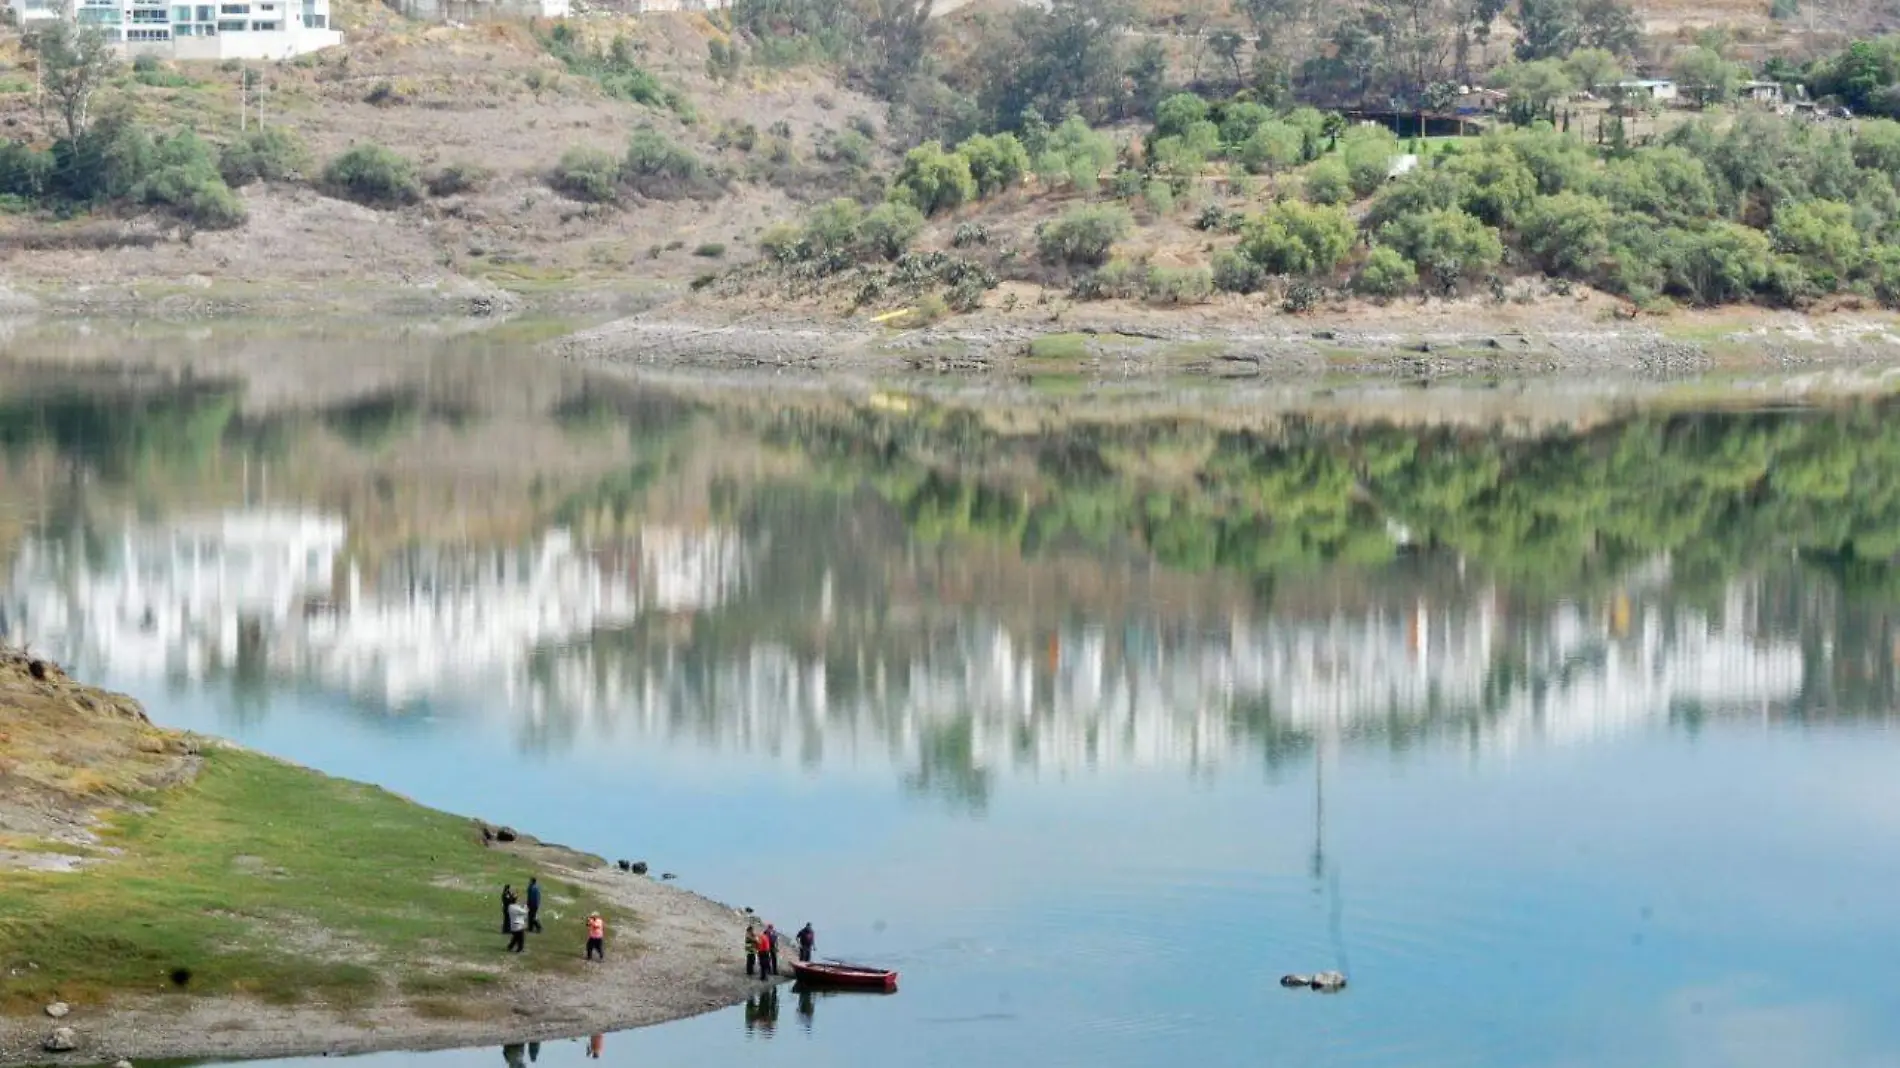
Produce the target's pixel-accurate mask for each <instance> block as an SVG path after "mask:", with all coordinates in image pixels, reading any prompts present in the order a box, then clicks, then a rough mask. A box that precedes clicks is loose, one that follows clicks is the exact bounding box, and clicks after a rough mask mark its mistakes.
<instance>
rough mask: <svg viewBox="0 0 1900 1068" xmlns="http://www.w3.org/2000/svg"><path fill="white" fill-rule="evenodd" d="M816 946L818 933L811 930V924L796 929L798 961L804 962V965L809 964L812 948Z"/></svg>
mask: <svg viewBox="0 0 1900 1068" xmlns="http://www.w3.org/2000/svg"><path fill="white" fill-rule="evenodd" d="M817 944H818V932H816V931H814V930H812V929H811V924H810V923H809V922H808V923H806V924H805V926H803V927H800V928H799V929H798V959H799V960H801V961H804V962H805V963H806V964H810V963H811V950H812V947H813V946H815V945H817Z"/></svg>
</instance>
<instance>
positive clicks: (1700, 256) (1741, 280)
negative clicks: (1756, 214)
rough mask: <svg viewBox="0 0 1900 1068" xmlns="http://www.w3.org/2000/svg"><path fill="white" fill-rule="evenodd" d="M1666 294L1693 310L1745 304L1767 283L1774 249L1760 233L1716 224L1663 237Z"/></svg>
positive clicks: (1727, 224)
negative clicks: (1694, 306)
mask: <svg viewBox="0 0 1900 1068" xmlns="http://www.w3.org/2000/svg"><path fill="white" fill-rule="evenodd" d="M1663 254H1664V257H1665V259H1664V269H1665V271H1666V272H1667V278H1668V283H1667V284H1668V291H1669V292H1671V293H1674V294H1676V295H1678V296H1681V297H1684V298H1686V299H1688V300H1690V301H1693V302H1694V303H1697V304H1726V303H1729V302H1731V301H1739V300H1746V299H1748V298H1749V297H1750V296H1752V295H1753V294H1754V292H1755V291H1756V290H1757V289H1759V288H1761V287H1762V285H1763V284H1764V283H1766V282H1767V281H1768V278H1769V275H1770V272H1771V271H1772V270H1773V269H1774V263H1775V256H1774V249H1773V248H1772V247H1770V245H1769V243H1768V238H1767V236H1766V235H1764V234H1762V233H1761V231H1759V230H1751V229H1749V228H1748V227H1746V226H1738V225H1736V224H1734V223H1725V222H1719V223H1715V224H1713V225H1711V226H1709V227H1708V228H1707V229H1704V230H1700V231H1688V230H1676V231H1672V232H1671V233H1669V234H1668V235H1667V243H1666V245H1665V247H1664V253H1663Z"/></svg>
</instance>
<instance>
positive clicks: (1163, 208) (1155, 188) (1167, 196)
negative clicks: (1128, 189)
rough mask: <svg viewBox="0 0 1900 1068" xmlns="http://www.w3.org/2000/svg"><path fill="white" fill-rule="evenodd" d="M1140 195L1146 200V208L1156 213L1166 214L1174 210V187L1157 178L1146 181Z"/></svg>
mask: <svg viewBox="0 0 1900 1068" xmlns="http://www.w3.org/2000/svg"><path fill="white" fill-rule="evenodd" d="M1141 196H1142V199H1143V200H1144V201H1146V202H1147V205H1148V210H1149V211H1151V212H1153V213H1155V214H1156V215H1167V214H1169V213H1170V212H1172V211H1174V188H1173V187H1172V186H1170V185H1169V184H1168V183H1166V182H1164V181H1162V180H1160V179H1158V178H1157V179H1155V180H1154V181H1151V182H1149V183H1148V185H1147V187H1146V188H1145V189H1143V190H1142V191H1141Z"/></svg>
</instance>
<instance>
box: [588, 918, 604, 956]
mask: <svg viewBox="0 0 1900 1068" xmlns="http://www.w3.org/2000/svg"><path fill="white" fill-rule="evenodd" d="M596 957H598V958H599V959H600V961H601V963H603V964H604V963H606V961H607V921H606V920H603V919H601V918H600V913H598V912H594V913H589V914H588V917H587V959H588V960H593V959H595V958H596Z"/></svg>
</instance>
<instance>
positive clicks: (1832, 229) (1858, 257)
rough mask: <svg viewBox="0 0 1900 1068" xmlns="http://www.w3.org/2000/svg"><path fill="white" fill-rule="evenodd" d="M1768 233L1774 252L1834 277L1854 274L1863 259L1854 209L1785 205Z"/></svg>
mask: <svg viewBox="0 0 1900 1068" xmlns="http://www.w3.org/2000/svg"><path fill="white" fill-rule="evenodd" d="M1770 234H1771V235H1772V236H1773V237H1774V242H1775V249H1776V251H1779V252H1783V253H1786V254H1787V255H1790V256H1794V257H1796V258H1798V259H1799V260H1800V261H1801V262H1802V263H1804V264H1807V265H1808V266H1811V267H1824V268H1826V269H1828V270H1830V271H1832V272H1833V273H1834V274H1835V276H1836V277H1837V278H1838V277H1846V276H1847V275H1850V274H1853V273H1854V272H1855V271H1858V270H1859V269H1860V265H1861V262H1862V260H1863V259H1864V258H1865V257H1866V247H1865V245H1864V243H1863V241H1862V239H1861V234H1860V230H1859V229H1858V228H1857V227H1856V226H1855V224H1854V209H1853V208H1851V207H1849V206H1848V205H1846V204H1840V203H1836V202H1833V201H1826V200H1809V201H1803V202H1801V203H1796V204H1788V205H1785V206H1783V207H1781V208H1780V209H1778V210H1777V211H1776V212H1775V222H1774V226H1773V227H1772V228H1771V230H1770ZM1830 288H1831V287H1830Z"/></svg>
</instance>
